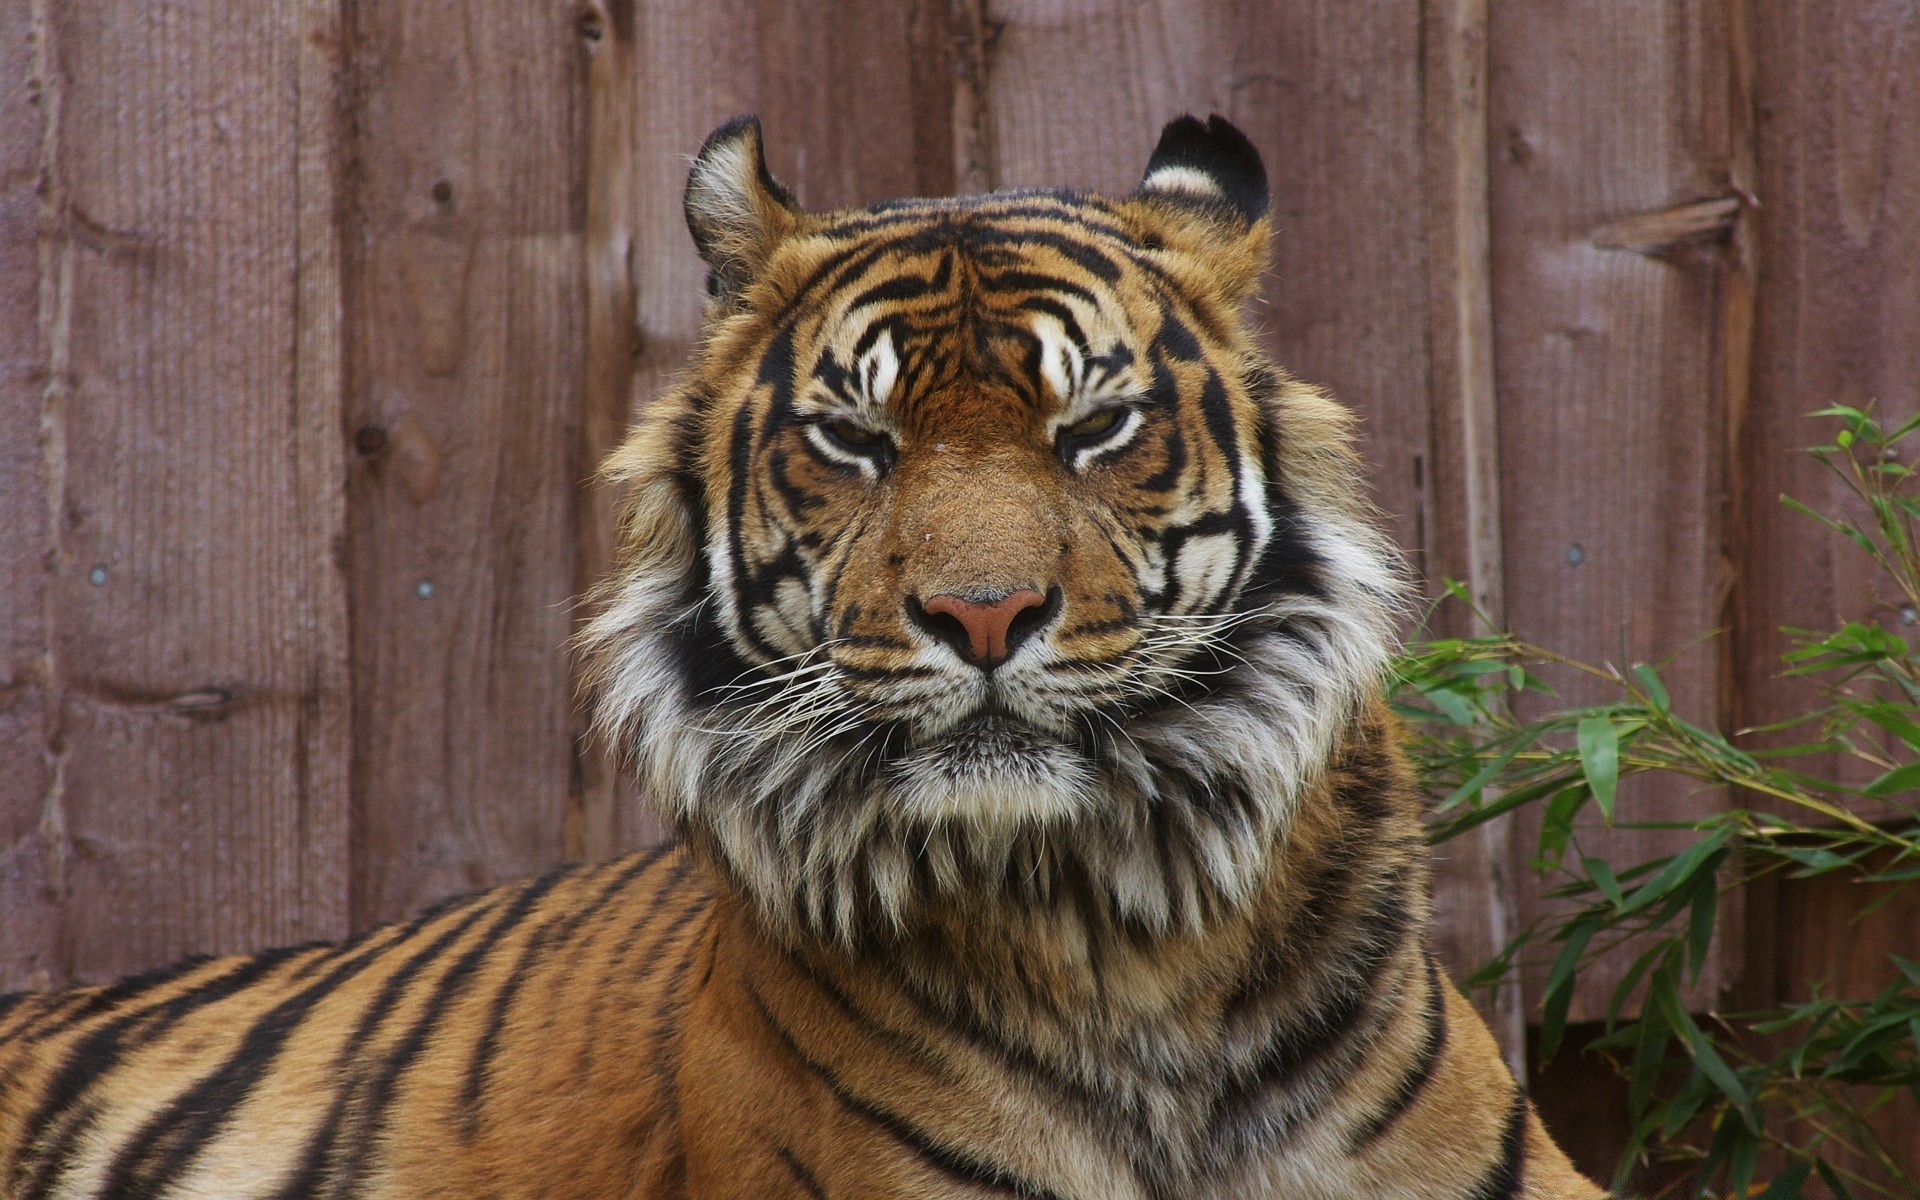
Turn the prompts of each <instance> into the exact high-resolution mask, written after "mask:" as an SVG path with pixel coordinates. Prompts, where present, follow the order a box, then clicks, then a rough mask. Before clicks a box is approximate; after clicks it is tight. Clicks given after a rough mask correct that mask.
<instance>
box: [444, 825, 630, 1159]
mask: <svg viewBox="0 0 1920 1200" xmlns="http://www.w3.org/2000/svg"><path fill="white" fill-rule="evenodd" d="M664 851H665V847H656V848H655V849H653V850H651V851H649V852H648V853H646V854H642V855H638V856H636V857H635V858H634V860H633V861H632V862H630V863H628V864H627V865H626V867H625V868H623V869H622V870H620V871H617V872H615V873H614V875H613V878H612V879H610V880H608V882H607V883H606V885H605V886H603V887H602V888H601V889H600V891H599V892H597V893H596V894H595V895H594V897H593V899H592V900H589V901H588V902H587V903H586V904H584V905H582V906H580V907H579V908H576V909H573V910H571V911H569V912H567V913H565V914H564V915H562V916H560V917H557V918H555V919H554V920H552V921H549V922H548V923H547V924H545V925H543V926H541V927H540V928H539V929H538V930H535V931H534V933H533V934H532V935H531V936H530V937H528V938H527V944H526V945H525V946H523V947H522V948H521V950H520V957H519V958H518V959H516V960H515V962H514V964H513V969H512V970H511V971H509V972H508V973H507V978H506V981H505V982H504V983H502V984H501V985H500V988H499V990H498V991H496V992H494V994H493V1001H492V1003H491V1004H489V1005H488V1006H487V1023H486V1025H485V1027H484V1028H483V1029H482V1030H481V1032H480V1038H479V1040H478V1041H477V1042H476V1043H475V1045H474V1050H473V1057H472V1058H471V1059H470V1060H468V1062H467V1077H466V1082H465V1083H463V1084H462V1085H461V1088H460V1112H461V1128H460V1137H461V1140H462V1141H466V1142H471V1141H473V1139H474V1138H475V1137H476V1136H478V1135H479V1132H480V1091H481V1088H482V1087H483V1086H484V1085H485V1083H486V1078H487V1068H488V1067H489V1066H490V1065H491V1064H492V1062H493V1056H494V1055H495V1054H496V1053H498V1052H499V1049H500V1031H501V1030H502V1029H504V1028H505V1027H506V1024H507V1013H508V1012H509V1011H511V1010H512V1008H513V1001H514V998H515V997H517V996H518V995H519V994H520V988H521V986H522V985H523V984H525V983H526V981H527V976H528V975H530V974H532V971H533V967H534V965H535V964H536V963H537V962H538V961H539V960H540V959H541V957H542V956H544V955H545V953H546V952H547V950H549V949H550V948H552V947H553V946H554V945H556V944H560V943H564V942H565V941H566V939H567V938H569V937H572V936H573V934H574V933H575V932H577V931H578V930H579V928H580V926H581V925H582V924H584V923H585V922H586V921H587V920H589V919H590V918H592V917H593V916H595V915H596V914H597V913H599V911H600V910H601V909H602V908H603V907H605V906H606V904H607V902H608V900H610V899H611V898H612V897H613V896H614V894H615V893H617V892H619V891H621V890H623V889H624V888H625V887H626V886H627V885H628V884H630V883H632V882H633V881H634V879H635V878H636V877H638V876H639V875H640V874H641V873H642V872H644V871H645V870H646V869H647V868H648V867H651V866H652V865H653V864H654V863H655V862H656V861H658V859H659V857H660V855H661V854H662V853H663V852H664Z"/></svg>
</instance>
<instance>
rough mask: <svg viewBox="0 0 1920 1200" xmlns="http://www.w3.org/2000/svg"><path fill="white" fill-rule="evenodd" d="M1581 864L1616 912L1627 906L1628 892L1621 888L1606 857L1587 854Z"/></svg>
mask: <svg viewBox="0 0 1920 1200" xmlns="http://www.w3.org/2000/svg"><path fill="white" fill-rule="evenodd" d="M1580 865H1581V866H1582V867H1583V868H1585V869H1586V872H1587V878H1589V879H1591V880H1593V883H1594V886H1595V887H1597V888H1599V889H1600V892H1601V894H1602V895H1604V896H1605V897H1606V898H1607V903H1608V904H1611V905H1613V907H1614V910H1615V911H1616V912H1617V911H1619V910H1620V909H1623V908H1625V907H1626V906H1627V896H1626V893H1625V892H1622V891H1621V890H1620V880H1619V878H1618V877H1616V876H1615V875H1614V873H1613V867H1612V865H1611V864H1609V863H1608V862H1607V860H1606V859H1604V858H1594V857H1593V856H1592V855H1585V856H1583V857H1582V858H1581V859H1580Z"/></svg>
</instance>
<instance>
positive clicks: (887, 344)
mask: <svg viewBox="0 0 1920 1200" xmlns="http://www.w3.org/2000/svg"><path fill="white" fill-rule="evenodd" d="M856 372H857V373H858V376H859V379H860V400H861V402H862V403H863V404H870V405H872V406H873V407H875V408H884V407H885V406H886V403H887V400H888V399H889V398H891V397H892V395H893V385H894V384H895V383H897V382H899V380H900V355H899V353H898V352H897V351H896V350H894V348H893V332H892V331H891V330H886V329H883V330H881V331H880V335H879V336H878V337H876V338H875V339H874V340H873V345H871V346H869V347H868V348H867V352H866V353H865V354H862V355H861V356H860V363H859V366H858V367H857V368H856Z"/></svg>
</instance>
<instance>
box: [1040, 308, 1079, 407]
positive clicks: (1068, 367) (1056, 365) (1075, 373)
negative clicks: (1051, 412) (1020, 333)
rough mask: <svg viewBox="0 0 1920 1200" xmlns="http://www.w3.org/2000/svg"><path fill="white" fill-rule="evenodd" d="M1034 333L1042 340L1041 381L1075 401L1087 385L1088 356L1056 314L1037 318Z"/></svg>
mask: <svg viewBox="0 0 1920 1200" xmlns="http://www.w3.org/2000/svg"><path fill="white" fill-rule="evenodd" d="M1033 335H1034V337H1036V338H1038V339H1039V340H1040V379H1041V381H1042V382H1043V383H1045V384H1046V385H1047V389H1048V390H1049V391H1051V392H1052V393H1053V394H1054V396H1055V397H1056V398H1057V399H1059V400H1061V401H1063V402H1065V403H1067V404H1072V403H1073V402H1074V401H1075V400H1076V399H1078V398H1079V396H1080V393H1081V391H1082V389H1083V388H1084V387H1085V385H1086V379H1087V360H1086V357H1085V356H1084V355H1082V354H1081V353H1080V347H1078V346H1076V345H1074V344H1073V339H1072V338H1070V337H1068V336H1067V331H1066V330H1065V329H1063V328H1061V325H1060V322H1059V321H1058V320H1057V319H1055V318H1053V317H1036V318H1034V322H1033Z"/></svg>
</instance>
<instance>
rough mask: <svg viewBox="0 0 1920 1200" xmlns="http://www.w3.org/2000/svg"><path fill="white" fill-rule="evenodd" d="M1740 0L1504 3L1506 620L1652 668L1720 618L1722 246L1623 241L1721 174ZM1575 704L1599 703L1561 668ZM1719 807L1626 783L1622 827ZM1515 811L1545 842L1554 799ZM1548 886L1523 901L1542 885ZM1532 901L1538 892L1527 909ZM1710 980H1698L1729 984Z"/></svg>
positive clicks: (1495, 97)
mask: <svg viewBox="0 0 1920 1200" xmlns="http://www.w3.org/2000/svg"><path fill="white" fill-rule="evenodd" d="M1724 11H1725V10H1724V6H1723V5H1720V4H1717V3H1708V2H1706V0H1694V2H1690V3H1686V4H1666V3H1654V2H1652V0H1647V2H1634V3H1620V2H1617V0H1594V2H1591V3H1584V4H1578V5H1575V6H1573V8H1572V9H1570V10H1569V9H1565V8H1561V9H1556V10H1554V11H1552V12H1548V11H1546V10H1544V9H1541V8H1538V7H1535V6H1530V5H1526V4H1521V3H1514V2H1506V0H1502V2H1496V3H1495V4H1494V5H1493V6H1492V25H1491V31H1492V43H1491V49H1490V53H1491V57H1492V75H1491V111H1490V129H1491V141H1492V153H1491V168H1490V181H1491V189H1490V208H1491V215H1492V247H1493V254H1492V262H1493V304H1494V312H1495V313H1496V319H1495V326H1494V331H1495V354H1496V361H1497V363H1498V371H1499V382H1498V390H1499V427H1500V479H1501V486H1502V492H1503V495H1502V500H1501V509H1502V513H1503V530H1504V541H1505V546H1504V550H1505V567H1506V605H1507V617H1508V619H1509V621H1510V622H1511V623H1512V624H1513V626H1514V627H1515V628H1517V629H1518V630H1520V631H1521V632H1522V633H1523V635H1524V636H1525V637H1527V638H1529V639H1531V640H1533V641H1535V642H1538V643H1540V644H1542V645H1546V646H1550V647H1552V648H1554V649H1555V650H1558V651H1561V652H1563V653H1567V654H1571V655H1573V656H1575V657H1578V658H1582V659H1585V660H1587V661H1591V662H1614V663H1618V664H1620V665H1622V666H1625V665H1626V663H1628V662H1631V661H1636V660H1655V659H1658V658H1660V657H1662V656H1664V655H1667V654H1670V653H1672V652H1674V651H1676V650H1681V649H1683V648H1684V647H1686V646H1687V643H1688V642H1689V641H1691V640H1692V639H1694V638H1696V637H1698V636H1699V635H1702V634H1704V633H1706V632H1708V631H1710V630H1712V629H1714V628H1715V627H1716V626H1717V625H1718V624H1719V622H1720V620H1721V617H1722V604H1723V601H1724V596H1725V591H1724V588H1725V586H1726V583H1727V574H1726V569H1725V567H1724V565H1723V546H1724V539H1725V537H1726V533H1727V531H1726V529H1725V526H1724V512H1723V504H1722V499H1721V497H1722V495H1723V489H1724V488H1725V486H1726V474H1727V472H1726V463H1725V453H1724V448H1725V444H1726V442H1725V429H1726V426H1725V424H1724V422H1725V419H1726V411H1727V401H1728V397H1727V396H1726V395H1725V394H1724V388H1723V380H1722V373H1721V359H1720V355H1721V354H1722V352H1723V350H1724V339H1723V336H1722V325H1723V318H1722V312H1721V308H1722V303H1723V288H1722V277H1723V275H1724V273H1725V270H1726V265H1725V257H1724V255H1723V253H1722V243H1723V241H1724V239H1723V238H1715V237H1713V236H1712V234H1713V233H1714V231H1713V230H1708V231H1705V232H1704V233H1702V232H1694V233H1691V234H1688V235H1685V236H1681V237H1677V238H1673V239H1671V240H1663V241H1659V242H1649V241H1645V240H1633V241H1632V242H1631V244H1625V243H1626V241H1627V240H1628V239H1623V238H1622V237H1621V236H1620V234H1619V228H1620V226H1621V223H1622V222H1628V221H1632V222H1636V223H1637V224H1638V225H1639V226H1648V225H1652V226H1660V227H1664V223H1663V222H1662V221H1661V220H1660V219H1659V217H1658V215H1659V214H1665V213H1667V212H1669V211H1670V210H1672V209H1674V208H1676V207H1680V206H1686V205H1690V204H1692V203H1693V202H1696V201H1698V200H1701V199H1702V198H1708V199H1713V198H1718V197H1722V196H1724V195H1725V194H1726V192H1727V189H1728V178H1727V177H1728V163H1729V159H1730V130H1729V121H1728V114H1727V107H1728V96H1729V91H1730V89H1729V83H1728V76H1727V72H1728V62H1729V48H1728V34H1727V28H1726V25H1725V22H1724ZM1725 648H1726V643H1725V642H1724V641H1709V642H1706V643H1704V644H1700V645H1697V646H1694V647H1692V648H1690V649H1685V652H1684V653H1682V654H1681V655H1680V656H1679V657H1678V658H1676V659H1675V660H1674V661H1673V662H1672V664H1671V665H1670V666H1669V667H1668V668H1667V670H1666V672H1665V678H1666V681H1667V684H1668V686H1669V688H1670V689H1671V691H1672V694H1673V697H1674V702H1675V704H1676V705H1677V706H1679V707H1681V708H1682V709H1683V710H1684V711H1686V712H1688V713H1692V714H1698V715H1700V716H1703V717H1706V718H1708V719H1709V720H1712V719H1713V718H1714V717H1715V716H1716V715H1717V714H1718V711H1719V707H1720V687H1721V679H1722V659H1721V656H1722V654H1724V653H1725ZM1553 682H1554V683H1555V684H1556V685H1557V686H1561V687H1562V688H1563V691H1562V701H1561V702H1566V701H1569V700H1570V701H1574V702H1579V701H1580V700H1583V699H1586V698H1588V697H1592V696H1595V691H1594V689H1593V688H1592V686H1591V685H1590V684H1588V683H1587V682H1586V681H1584V680H1580V679H1573V678H1555V679H1554V680H1553ZM1720 803H1722V800H1721V798H1720V797H1719V796H1718V795H1716V794H1714V793H1711V792H1701V791H1700V790H1698V789H1694V788H1690V787H1688V786H1686V785H1685V784H1684V783H1669V782H1664V781H1662V782H1657V783H1656V782H1652V781H1633V783H1632V784H1630V785H1629V786H1627V787H1623V789H1622V797H1621V800H1620V811H1621V812H1622V814H1623V816H1626V817H1627V819H1633V816H1634V815H1638V816H1639V817H1640V818H1641V819H1650V818H1657V819H1669V820H1670V819H1677V818H1683V817H1686V816H1689V815H1695V814H1700V813H1704V812H1708V811H1711V810H1712V809H1713V808H1714V807H1715V806H1717V805H1718V804H1720ZM1528 816H1529V819H1526V820H1522V821H1521V822H1520V823H1519V828H1520V832H1519V834H1518V836H1517V846H1518V847H1520V848H1524V847H1530V846H1532V845H1533V839H1534V831H1535V830H1536V829H1537V827H1538V819H1537V815H1534V814H1528ZM1580 840H1581V842H1582V843H1583V844H1584V845H1590V846H1593V847H1596V848H1597V847H1605V852H1606V854H1607V855H1608V856H1609V857H1615V856H1639V857H1629V859H1628V860H1629V861H1640V860H1641V858H1644V857H1651V856H1653V855H1655V854H1658V853H1661V852H1662V847H1669V846H1672V845H1673V844H1674V840H1675V839H1674V836H1673V835H1671V834H1667V833H1661V832H1652V831H1639V830H1621V831H1617V832H1613V833H1608V834H1602V833H1600V832H1598V831H1596V830H1594V829H1592V828H1588V829H1587V830H1585V831H1584V832H1582V833H1581V834H1580ZM1532 894H1533V893H1529V895H1530V896H1531V895H1532ZM1538 911H1539V907H1538V902H1537V901H1535V900H1532V899H1531V898H1529V899H1528V901H1527V903H1525V904H1523V908H1522V913H1523V924H1524V922H1525V921H1526V920H1531V919H1532V917H1533V915H1534V914H1535V913H1537V912H1538ZM1614 965H1615V969H1614V970H1587V971H1584V972H1583V973H1582V978H1581V986H1580V988H1579V990H1578V993H1577V996H1576V999H1575V1002H1574V1006H1573V1013H1574V1019H1576V1020H1579V1019H1589V1018H1591V1017H1592V1016H1594V1015H1596V1014H1602V1013H1604V1010H1605V1004H1606V1001H1607V998H1608V997H1609V996H1610V995H1611V994H1612V992H1613V989H1614V985H1615V983H1616V981H1617V979H1618V968H1620V967H1624V965H1625V962H1620V963H1616V964H1614ZM1724 977H1725V972H1724V970H1723V966H1722V965H1715V966H1714V967H1712V968H1710V969H1709V971H1708V972H1707V975H1706V979H1707V983H1706V985H1705V987H1704V988H1703V991H1702V995H1703V996H1705V995H1711V989H1712V988H1713V987H1714V986H1717V984H1718V983H1719V982H1720V981H1721V980H1723V979H1724Z"/></svg>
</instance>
